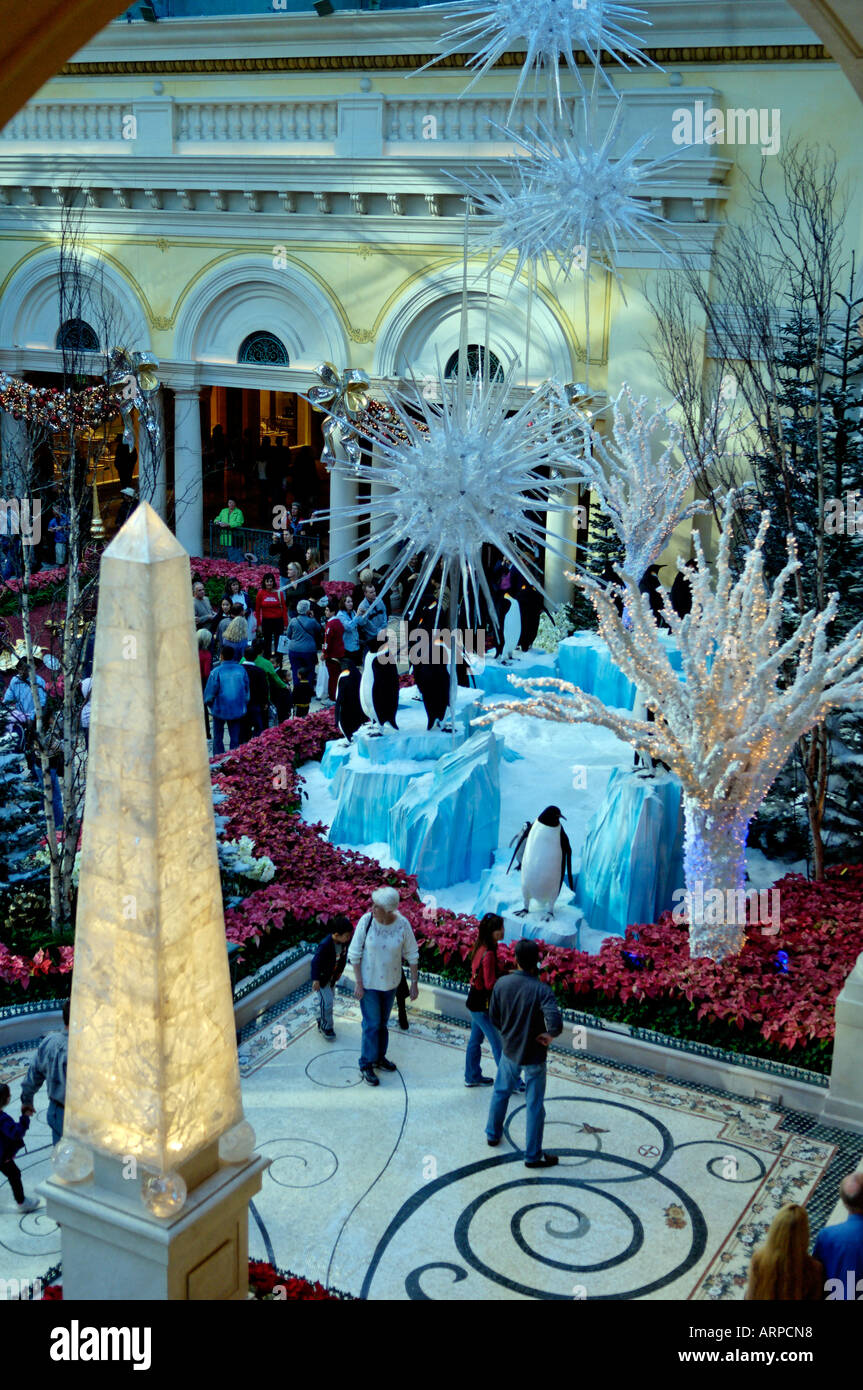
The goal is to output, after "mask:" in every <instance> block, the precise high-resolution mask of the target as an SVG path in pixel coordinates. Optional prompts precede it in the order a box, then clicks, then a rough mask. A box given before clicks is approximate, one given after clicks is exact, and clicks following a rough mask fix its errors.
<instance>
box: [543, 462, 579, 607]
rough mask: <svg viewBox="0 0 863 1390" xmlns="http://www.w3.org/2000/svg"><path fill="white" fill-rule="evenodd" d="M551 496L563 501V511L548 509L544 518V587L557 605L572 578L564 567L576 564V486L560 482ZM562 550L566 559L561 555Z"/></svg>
mask: <svg viewBox="0 0 863 1390" xmlns="http://www.w3.org/2000/svg"><path fill="white" fill-rule="evenodd" d="M552 500H553V501H555V502H557V501H560V502H563V503H565V505H566V510H565V511H559V512H558V511H555V512H551V511H550V512H548V514H547V521H546V536H547V537H548V545H547V548H546V552H545V587H546V590H547V592H548V594H549V596H550V597H551V599H552V601H553V602H554V604H555V605H556V604H558V603H565V602H566V600H567V599H568V598H570V597H571V595H572V582H571V580H569V579H567V578H566V571H567V570H568V569H571V568H572V566H573V565H574V564H575V547H576V531H575V525H576V518H577V512H576V507H577V504H578V486H577V485H574V486H573V487H572V488H569V487H567V486H565V485H563V486H562V487H561V490H560V492H558V493H555V494H554V497H553V499H552ZM561 551H563V554H564V555H565V556H566V557H567V558H566V559H564V558H563V557H562V556H561V553H560V552H561Z"/></svg>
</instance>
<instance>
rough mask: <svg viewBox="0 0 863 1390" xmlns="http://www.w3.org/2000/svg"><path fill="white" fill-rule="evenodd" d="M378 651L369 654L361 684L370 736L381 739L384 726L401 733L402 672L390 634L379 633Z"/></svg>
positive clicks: (364, 664) (361, 697)
mask: <svg viewBox="0 0 863 1390" xmlns="http://www.w3.org/2000/svg"><path fill="white" fill-rule="evenodd" d="M378 642H379V644H380V645H379V648H378V650H377V651H376V652H375V651H370V652H367V653H366V659H365V661H364V662H363V674H362V679H361V681H360V704H361V706H362V708H363V711H364V712H365V714H366V715H368V718H369V719H370V720H371V724H372V727H371V728H370V729H369V734H370V735H371V736H374V737H379V736H380V735H381V734H382V733H383V731H384V730H383V726H384V724H392V726H393V728H394V729H398V727H399V726H398V724H397V723H396V713H397V711H398V707H399V672H398V667H397V666H396V663H395V660H394V659H393V655H392V653H391V651H390V650H389V632H388V631H387V629H386V628H382V629H381V631H380V632H379V633H378Z"/></svg>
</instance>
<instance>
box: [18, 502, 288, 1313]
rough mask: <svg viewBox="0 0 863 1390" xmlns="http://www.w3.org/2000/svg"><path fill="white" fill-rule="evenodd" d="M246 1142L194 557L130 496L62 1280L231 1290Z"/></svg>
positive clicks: (88, 848) (93, 845)
mask: <svg viewBox="0 0 863 1390" xmlns="http://www.w3.org/2000/svg"><path fill="white" fill-rule="evenodd" d="M240 1126H241V1128H238V1127H240ZM220 1138H222V1139H223V1153H225V1152H228V1153H229V1154H230V1157H231V1159H232V1162H230V1163H225V1162H221V1161H220V1157H219V1140H220ZM250 1141H251V1142H250ZM252 1143H253V1136H251V1133H250V1131H249V1129H248V1126H245V1125H244V1124H243V1113H242V1101H241V1097H240V1077H239V1067H238V1062H237V1048H236V1036H235V1028H234V1014H233V1005H232V996H231V987H230V979H229V973H228V959H227V951H226V946H225V932H224V920H223V915H222V896H221V888H220V883H219V867H218V859H217V853H216V837H215V826H214V820H213V803H212V794H211V788H210V774H209V763H208V758H207V746H206V741H205V737H204V725H203V711H202V703H201V683H200V674H199V664H198V656H197V644H196V641H195V625H194V618H193V608H192V597H191V586H190V582H189V557H188V555H187V554H186V552H185V550H183V548H182V546H181V545H180V544H179V542H178V541H177V540H176V538H175V537H174V536H173V535H172V533H171V532H170V531H169V530H168V528H167V527H166V526H165V524H164V522H162V521H161V520H160V519H159V517H158V516H157V514H156V513H155V512H154V511H153V510H152V508H151V507H149V506H148V505H147V504H146V503H142V504H141V505H140V506H139V507H138V509H137V510H136V511H135V512H134V513H133V515H132V516H131V518H130V519H129V521H128V522H127V523H126V525H125V526H124V527H123V529H122V530H121V531H120V533H119V535H118V536H117V537H116V539H115V540H114V541H113V542H112V543H111V545H109V546H108V548H107V549H106V551H105V553H104V555H103V557H102V566H101V576H100V588H99V610H98V617H97V623H96V644H95V650H94V659H93V688H92V714H91V721H90V749H89V761H88V767H87V790H86V801H85V811H84V826H83V838H82V846H81V874H80V886H79V892H78V911H77V924H76V934H75V968H74V974H73V984H72V1008H71V1021H70V1029H69V1062H68V1078H67V1090H66V1114H65V1126H64V1132H63V1140H62V1141H61V1144H60V1146H58V1151H57V1152H56V1154H55V1159H54V1163H55V1173H54V1176H52V1178H51V1179H50V1180H49V1182H48V1183H47V1184H46V1186H45V1187H44V1188H43V1191H44V1193H45V1196H46V1198H47V1201H48V1213H49V1215H50V1216H53V1217H54V1218H55V1219H56V1220H57V1221H58V1222H59V1223H60V1225H61V1227H62V1249H63V1284H64V1291H65V1295H66V1297H67V1298H105V1299H111V1298H115V1299H128V1298H133V1299H134V1298H141V1299H164V1298H171V1299H197V1298H201V1299H204V1298H244V1297H245V1296H246V1293H247V1290H248V1278H247V1274H248V1271H247V1268H246V1262H247V1254H248V1202H249V1198H250V1197H251V1196H252V1195H253V1194H254V1193H255V1192H257V1191H258V1190H259V1188H260V1185H261V1175H262V1172H263V1169H264V1168H265V1167H266V1163H265V1161H264V1160H261V1159H256V1158H254V1156H253V1154H252V1152H251V1150H252ZM90 1156H92V1162H88V1159H89V1157H90ZM82 1178H83V1181H82Z"/></svg>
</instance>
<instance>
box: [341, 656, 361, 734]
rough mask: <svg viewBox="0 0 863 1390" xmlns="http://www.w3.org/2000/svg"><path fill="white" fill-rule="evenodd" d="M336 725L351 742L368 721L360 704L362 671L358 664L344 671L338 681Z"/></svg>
mask: <svg viewBox="0 0 863 1390" xmlns="http://www.w3.org/2000/svg"><path fill="white" fill-rule="evenodd" d="M334 712H335V716H336V725H337V726H338V728H339V729H340V731H341V734H342V737H343V738H345V739H347V741H348V743H350V741H351V739H352V738H353V736H354V734H355V733H356V731H357V729H359V728H360V727H361V726H362V725H363V724H365V723H366V715H365V714H364V713H363V710H362V706H361V705H360V673H359V669H358V668H357V667H356V666H349V667H348V669H347V670H346V671H342V673H341V675H340V676H339V678H338V680H337V681H336V707H335V711H334Z"/></svg>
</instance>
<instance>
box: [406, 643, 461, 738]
mask: <svg viewBox="0 0 863 1390" xmlns="http://www.w3.org/2000/svg"><path fill="white" fill-rule="evenodd" d="M414 680H415V681H416V683H417V688H418V689H419V692H420V695H421V696H422V702H423V705H424V706H425V712H426V719H427V720H428V724H427V728H428V731H429V732H431V730H432V729H433V728H434V727H435V725H437V726H438V728H439V729H441V730H442V732H443V733H452V711H451V710H450V699H449V652H448V651H447V649H446V646H445V645H444V643H443V642H435V643H434V645H433V647H432V649H431V660H430V661H424V662H422V663H421V664H417V665H416V666H415V667H414ZM447 711H449V714H450V718H449V719H447V717H446V716H447Z"/></svg>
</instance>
